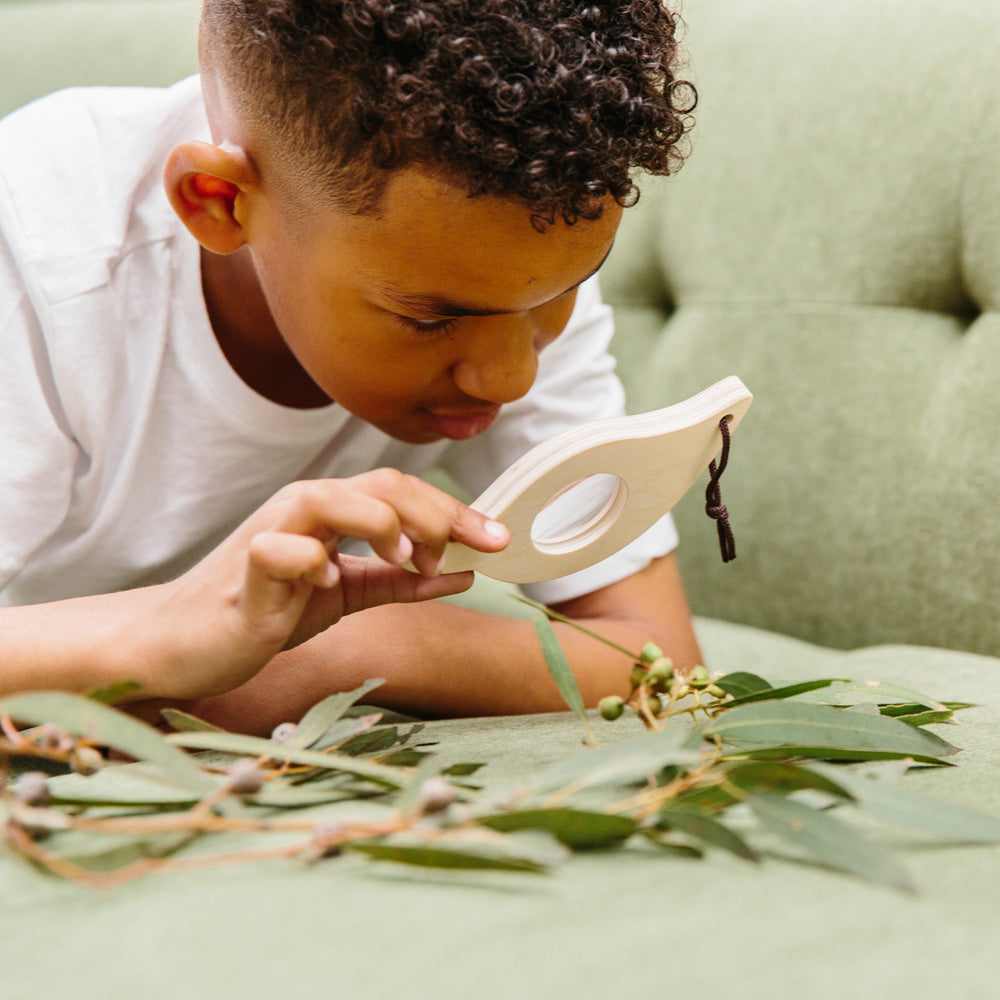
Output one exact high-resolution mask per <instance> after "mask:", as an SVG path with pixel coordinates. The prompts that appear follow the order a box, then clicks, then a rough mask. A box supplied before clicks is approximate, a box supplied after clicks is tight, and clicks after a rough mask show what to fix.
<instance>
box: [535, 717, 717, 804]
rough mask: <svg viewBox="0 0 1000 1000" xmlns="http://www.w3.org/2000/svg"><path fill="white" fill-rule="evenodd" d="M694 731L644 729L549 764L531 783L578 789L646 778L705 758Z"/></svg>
mask: <svg viewBox="0 0 1000 1000" xmlns="http://www.w3.org/2000/svg"><path fill="white" fill-rule="evenodd" d="M695 732H697V730H696V731H695ZM691 733H692V731H691V730H689V729H685V728H683V727H681V726H672V727H667V728H666V729H662V730H658V731H656V730H654V731H651V732H647V733H643V734H642V735H640V736H635V737H633V738H632V739H630V740H626V741H625V742H624V743H619V744H618V745H617V746H613V747H600V748H599V749H596V750H587V751H585V752H583V753H579V754H575V755H574V756H572V757H569V758H567V759H566V760H563V761H559V762H558V763H556V764H554V765H552V766H551V767H549V768H546V769H545V770H544V771H542V772H541V773H540V774H539V775H538V776H537V777H535V778H534V779H533V780H532V781H531V782H530V786H531V788H533V789H536V790H539V791H546V790H550V789H556V788H568V787H572V788H573V790H575V791H576V790H581V789H584V788H597V787H601V786H607V785H626V784H632V783H634V782H637V781H642V780H645V779H646V778H648V777H650V776H652V775H655V774H656V773H657V772H659V771H660V770H661V769H662V768H664V767H666V766H667V765H668V764H694V763H696V762H697V761H699V760H700V759H701V758H700V754H699V752H698V750H697V749H696V748H694V747H692V746H691V745H690V740H691Z"/></svg>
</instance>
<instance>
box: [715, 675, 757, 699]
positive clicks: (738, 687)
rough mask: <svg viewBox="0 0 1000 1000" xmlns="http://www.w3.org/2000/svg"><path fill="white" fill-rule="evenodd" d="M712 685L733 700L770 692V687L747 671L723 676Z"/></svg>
mask: <svg viewBox="0 0 1000 1000" xmlns="http://www.w3.org/2000/svg"><path fill="white" fill-rule="evenodd" d="M713 683H714V684H717V685H718V686H719V687H720V688H722V690H723V691H726V692H728V693H729V694H731V695H732V696H733V697H734V698H744V697H746V696H747V695H750V694H756V693H758V692H763V691H770V690H771V685H770V684H769V683H768V682H767V681H766V680H764V678H763V677H758V676H757V674H751V673H750V672H749V671H747V670H736V671H734V672H733V673H731V674H724V675H723V676H722V677H718V678H716V679H715V680H714V681H713Z"/></svg>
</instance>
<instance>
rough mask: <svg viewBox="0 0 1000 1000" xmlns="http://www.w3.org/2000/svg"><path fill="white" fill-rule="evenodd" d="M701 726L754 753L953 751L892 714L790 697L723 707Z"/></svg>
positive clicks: (931, 756) (851, 755) (934, 756)
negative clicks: (866, 712)
mask: <svg viewBox="0 0 1000 1000" xmlns="http://www.w3.org/2000/svg"><path fill="white" fill-rule="evenodd" d="M706 731H707V732H708V733H709V734H711V735H714V736H719V737H721V738H722V739H723V740H725V741H726V742H727V743H730V744H735V745H738V746H744V745H747V746H749V748H750V749H751V750H752V751H756V752H757V753H760V752H761V751H763V752H764V753H765V754H766V753H768V752H770V751H771V750H780V749H785V750H786V752H787V753H791V752H794V753H795V754H796V755H803V756H805V755H808V756H813V755H816V756H827V757H828V759H831V760H837V759H868V758H876V757H879V756H884V755H885V754H886V753H889V754H893V755H895V754H903V755H907V756H911V757H914V758H915V759H918V760H930V761H934V762H936V761H937V760H938V759H939V758H941V757H945V756H948V755H950V754H954V753H957V752H958V748H957V747H954V746H952V745H951V744H950V743H948V742H947V741H945V740H943V739H941V737H940V736H935V735H934V734H933V733H928V732H926V731H924V730H923V729H917V728H915V727H913V726H908V725H906V723H905V722H900V721H899V720H898V719H891V718H889V717H887V716H883V715H875V716H870V715H862V714H860V713H858V712H843V711H840V710H839V709H836V708H833V707H831V706H828V705H806V704H802V703H800V702H792V701H777V702H774V701H770V702H763V703H761V704H759V705H742V706H739V707H737V708H733V709H730V710H727V711H725V712H723V713H721V714H720V715H719V716H718V717H716V718H715V719H713V720H712V721H711V722H710V723H709V724H708V726H707V728H706ZM761 744H763V745H764V746H763V747H761ZM807 751H813V752H812V753H807Z"/></svg>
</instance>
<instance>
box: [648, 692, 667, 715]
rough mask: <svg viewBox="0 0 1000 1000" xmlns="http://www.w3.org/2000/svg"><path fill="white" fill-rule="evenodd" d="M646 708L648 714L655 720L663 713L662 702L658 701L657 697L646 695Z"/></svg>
mask: <svg viewBox="0 0 1000 1000" xmlns="http://www.w3.org/2000/svg"><path fill="white" fill-rule="evenodd" d="M646 707H647V708H648V709H649V714H650V715H651V716H653V718H654V719H655V718H656V716H658V715H659V714H660V712H662V711H663V702H662V701H660V698H659V696H658V695H655V694H647V695H646Z"/></svg>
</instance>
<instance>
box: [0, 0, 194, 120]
mask: <svg viewBox="0 0 1000 1000" xmlns="http://www.w3.org/2000/svg"><path fill="white" fill-rule="evenodd" d="M200 6H201V5H200V2H199V0H0V115H4V114H6V113H7V112H8V111H13V110H14V108H17V107H20V106H21V105H22V104H26V103H27V102H28V101H30V100H32V99H34V98H36V97H41V96H42V95H43V94H47V93H49V92H50V91H53V90H58V89H59V88H61V87H73V86H86V85H94V84H97V85H147V86H163V85H165V84H170V83H174V82H175V81H177V80H180V79H182V78H183V77H185V76H187V75H189V74H191V73H194V72H195V71H196V70H197V57H196V51H195V39H196V37H197V24H198V10H199V8H200Z"/></svg>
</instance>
